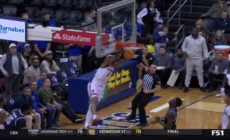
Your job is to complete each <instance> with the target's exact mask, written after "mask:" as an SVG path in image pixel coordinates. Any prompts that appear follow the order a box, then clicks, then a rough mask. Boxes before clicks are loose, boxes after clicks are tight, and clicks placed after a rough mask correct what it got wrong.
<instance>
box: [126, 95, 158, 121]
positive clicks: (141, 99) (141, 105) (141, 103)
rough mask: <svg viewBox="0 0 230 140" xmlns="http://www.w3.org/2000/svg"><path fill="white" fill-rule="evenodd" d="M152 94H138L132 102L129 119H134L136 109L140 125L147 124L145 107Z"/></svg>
mask: <svg viewBox="0 0 230 140" xmlns="http://www.w3.org/2000/svg"><path fill="white" fill-rule="evenodd" d="M153 95H154V94H145V93H144V92H143V91H141V92H140V93H138V94H137V95H136V97H135V98H134V99H133V101H132V113H131V116H130V117H131V118H136V111H137V108H138V110H139V120H140V124H144V123H146V122H147V120H146V113H145V107H146V106H147V104H148V103H149V100H150V99H151V98H152V97H153Z"/></svg>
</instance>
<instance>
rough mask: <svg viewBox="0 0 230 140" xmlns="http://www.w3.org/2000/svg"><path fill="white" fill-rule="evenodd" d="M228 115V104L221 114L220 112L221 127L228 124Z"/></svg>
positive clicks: (229, 106) (229, 107)
mask: <svg viewBox="0 0 230 140" xmlns="http://www.w3.org/2000/svg"><path fill="white" fill-rule="evenodd" d="M229 116H230V105H228V106H226V107H225V108H224V111H223V114H222V129H226V128H227V126H228V124H229V119H228V117H229Z"/></svg>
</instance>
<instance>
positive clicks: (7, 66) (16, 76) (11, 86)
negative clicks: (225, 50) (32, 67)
mask: <svg viewBox="0 0 230 140" xmlns="http://www.w3.org/2000/svg"><path fill="white" fill-rule="evenodd" d="M23 68H24V71H23ZM27 68H28V65H27V63H26V61H25V59H24V58H23V57H22V55H21V53H18V52H17V46H16V44H14V43H11V44H10V45H9V52H8V53H6V54H4V55H3V56H2V58H1V60H0V70H1V71H2V73H3V75H4V76H5V78H6V94H7V95H10V94H11V92H13V93H17V92H19V91H20V81H21V76H22V74H23V73H24V75H26V74H27Z"/></svg>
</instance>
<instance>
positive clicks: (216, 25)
mask: <svg viewBox="0 0 230 140" xmlns="http://www.w3.org/2000/svg"><path fill="white" fill-rule="evenodd" d="M217 30H221V31H222V32H223V33H230V19H229V18H228V13H227V12H222V14H221V17H220V18H217V19H215V20H214V22H213V28H212V31H213V32H216V31H217Z"/></svg>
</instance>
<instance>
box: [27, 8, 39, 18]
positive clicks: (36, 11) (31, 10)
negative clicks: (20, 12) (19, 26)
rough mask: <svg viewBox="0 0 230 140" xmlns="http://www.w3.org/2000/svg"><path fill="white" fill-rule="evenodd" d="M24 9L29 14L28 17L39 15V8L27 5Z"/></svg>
mask: <svg viewBox="0 0 230 140" xmlns="http://www.w3.org/2000/svg"><path fill="white" fill-rule="evenodd" d="M26 11H27V13H28V15H29V18H37V17H38V16H39V8H37V7H27V8H26Z"/></svg>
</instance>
